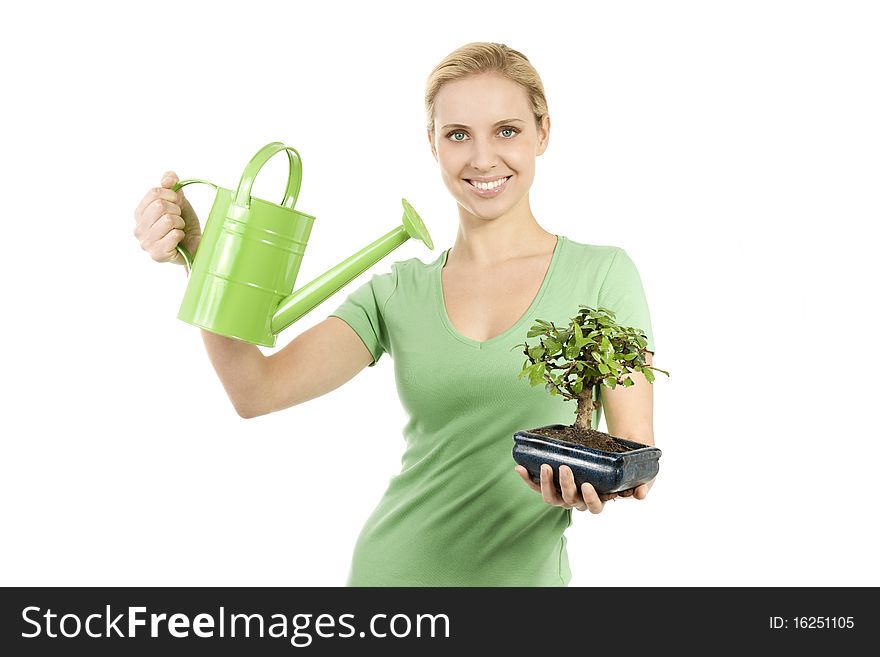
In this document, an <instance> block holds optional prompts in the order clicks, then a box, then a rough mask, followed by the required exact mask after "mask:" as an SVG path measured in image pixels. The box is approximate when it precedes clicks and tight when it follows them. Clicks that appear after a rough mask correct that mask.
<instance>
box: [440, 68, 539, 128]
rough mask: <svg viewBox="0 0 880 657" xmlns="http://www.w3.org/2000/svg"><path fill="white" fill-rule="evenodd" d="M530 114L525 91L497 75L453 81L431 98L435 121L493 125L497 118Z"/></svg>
mask: <svg viewBox="0 0 880 657" xmlns="http://www.w3.org/2000/svg"><path fill="white" fill-rule="evenodd" d="M530 115H531V109H530V106H529V98H528V94H527V93H526V90H525V89H524V88H523V87H522V86H521V85H519V84H517V83H516V82H514V81H513V80H511V79H509V78H507V77H504V76H502V75H499V74H497V73H480V74H478V75H471V76H468V77H466V78H462V79H459V80H453V81H451V82H447V83H445V84H444V85H443V86H442V87H440V91H438V92H437V95H436V96H435V97H434V118H435V121H436V122H437V123H438V124H440V125H443V124H444V123H464V124H467V125H479V124H492V123H494V122H495V121H497V120H498V119H499V118H507V117H514V116H515V117H519V118H521V119H527V118H528V117H529V116H530Z"/></svg>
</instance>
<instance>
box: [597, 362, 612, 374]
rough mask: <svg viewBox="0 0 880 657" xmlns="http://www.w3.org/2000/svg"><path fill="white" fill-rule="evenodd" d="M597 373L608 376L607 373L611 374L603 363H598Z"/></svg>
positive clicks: (609, 369)
mask: <svg viewBox="0 0 880 657" xmlns="http://www.w3.org/2000/svg"><path fill="white" fill-rule="evenodd" d="M599 371H600V372H602V374H608V373H609V372H611V368H610V367H608V366H607V365H606V364H605V363H599Z"/></svg>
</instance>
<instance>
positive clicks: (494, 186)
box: [465, 176, 513, 197]
mask: <svg viewBox="0 0 880 657" xmlns="http://www.w3.org/2000/svg"><path fill="white" fill-rule="evenodd" d="M512 177H513V176H505V177H503V178H498V179H496V180H492V181H491V182H480V181H478V180H469V179H467V178H465V182H467V183H468V187H470V188H471V189H472V190H473V191H474V192H476V193H477V195H479V196H482V197H487V196H497V195H498V194H500V193H501V192H502V191H504V189H505V188H506V186H507V181H508V180H510V179H511V178H512Z"/></svg>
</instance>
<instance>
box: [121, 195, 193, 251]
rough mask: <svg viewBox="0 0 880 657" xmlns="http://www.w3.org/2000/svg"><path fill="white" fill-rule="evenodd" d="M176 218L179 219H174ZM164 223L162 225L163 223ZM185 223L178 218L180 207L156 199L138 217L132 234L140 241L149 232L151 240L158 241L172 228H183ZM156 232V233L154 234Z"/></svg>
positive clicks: (181, 218)
mask: <svg viewBox="0 0 880 657" xmlns="http://www.w3.org/2000/svg"><path fill="white" fill-rule="evenodd" d="M175 217H177V218H178V219H179V221H178V219H175ZM163 222H164V223H163ZM157 223H158V224H159V225H158V226H157V225H156V224H157ZM185 225H186V222H185V221H184V220H183V217H181V216H180V206H179V205H177V204H176V203H172V202H171V201H166V200H165V199H161V198H157V199H155V200H154V201H153V202H152V203H150V204H149V205H148V206H147V207H146V208H145V209H144V211H143V213H141V215H140V217H138V220H137V223H136V224H135V229H134V234H135V236H136V237H137V238H138V239H140V240H141V241H143V240H144V238H146V237H147V234H148V233H150V232H151V231H152V232H153V233H154V234H153V235H152V239H159V238H161V237H163V236H164V235H165V233H167V232H168V231H169V230H171V229H172V228H181V229H182V228H183V227H184V226H185ZM156 231H158V233H157V232H156Z"/></svg>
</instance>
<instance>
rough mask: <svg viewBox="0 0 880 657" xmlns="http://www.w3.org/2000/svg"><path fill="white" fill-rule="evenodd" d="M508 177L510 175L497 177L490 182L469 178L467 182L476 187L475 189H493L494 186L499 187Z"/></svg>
mask: <svg viewBox="0 0 880 657" xmlns="http://www.w3.org/2000/svg"><path fill="white" fill-rule="evenodd" d="M508 178H510V176H507V177H506V178H499V179H498V180H493V181H492V182H488V183H485V182H479V181H477V180H469V181H468V182H469V183H470V184H471V185H473V186H474V187H476V188H477V189H482V190H490V189H495V188H496V187H500V186H501V185H503V184H504V183H505V182H507V179H508Z"/></svg>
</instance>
